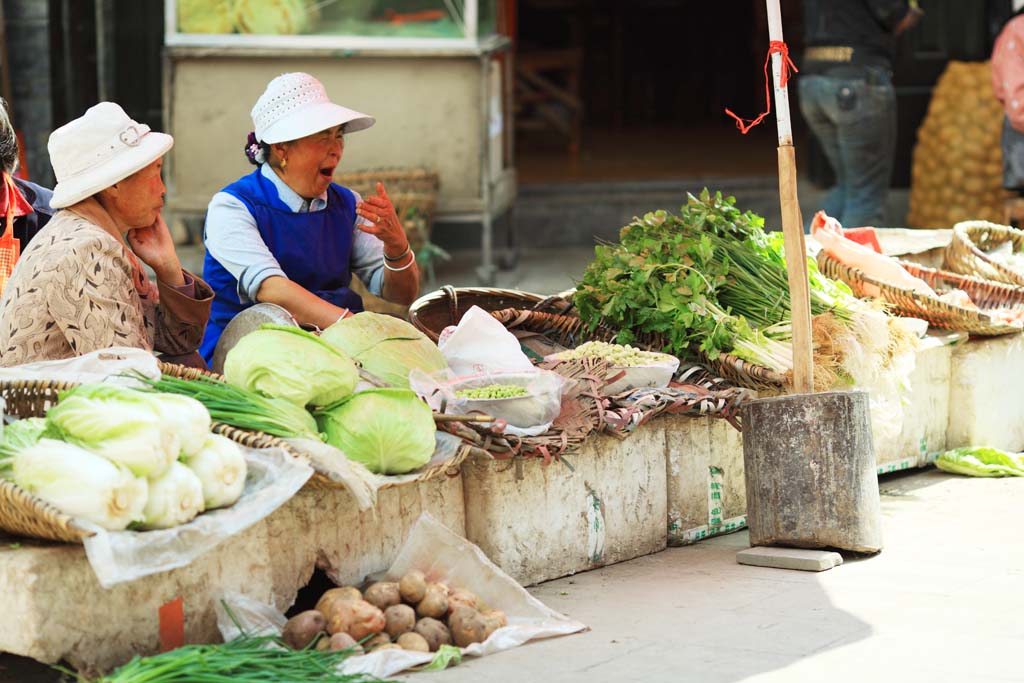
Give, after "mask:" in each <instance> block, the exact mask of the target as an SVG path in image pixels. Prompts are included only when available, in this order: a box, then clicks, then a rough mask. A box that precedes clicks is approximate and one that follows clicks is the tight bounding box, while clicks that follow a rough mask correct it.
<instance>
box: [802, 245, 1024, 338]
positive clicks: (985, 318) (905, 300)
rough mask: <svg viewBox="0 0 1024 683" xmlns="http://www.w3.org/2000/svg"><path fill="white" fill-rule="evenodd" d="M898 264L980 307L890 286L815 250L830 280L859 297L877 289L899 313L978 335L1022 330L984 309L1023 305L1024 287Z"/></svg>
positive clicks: (824, 252)
mask: <svg viewBox="0 0 1024 683" xmlns="http://www.w3.org/2000/svg"><path fill="white" fill-rule="evenodd" d="M900 265H902V266H903V267H904V268H906V269H907V270H908V271H909V272H910V274H911V275H914V276H915V277H919V278H921V279H922V280H924V281H925V282H926V283H927V284H928V285H929V286H930V287H932V288H935V287H938V288H940V289H944V288H956V289H962V290H964V291H965V292H966V293H967V295H968V296H970V297H971V300H972V301H975V302H977V303H978V305H979V306H980V307H981V308H978V309H973V308H966V307H964V306H957V305H954V304H949V303H946V302H945V301H941V300H940V299H938V298H936V297H934V296H930V295H927V294H921V293H919V292H915V291H913V290H911V289H906V288H903V287H896V286H893V285H891V284H889V283H886V282H882V281H881V280H876V279H875V278H873V277H870V276H868V275H866V274H865V273H864V272H862V271H860V270H858V269H856V268H850V267H849V266H846V265H844V264H843V263H840V262H839V261H837V260H836V259H834V258H833V257H832V256H830V255H829V254H828V252H826V251H825V250H824V249H823V250H821V251H820V252H819V253H818V268H819V269H820V270H821V272H822V273H823V274H824V275H825V276H827V277H830V278H832V279H833V280H842V281H843V282H845V283H846V284H848V285H849V286H850V288H851V289H852V290H853V293H854V294H856V295H857V296H859V297H872V296H873V293H872V292H870V288H872V287H874V288H876V289H877V290H878V291H879V292H880V297H881V298H882V299H883V300H884V301H885V302H887V303H888V304H889V305H890V306H891V307H892V309H893V310H894V311H895V312H896V313H898V314H899V315H902V316H905V317H909V318H920V319H921V320H927V321H928V323H929V324H930V325H932V326H934V327H938V328H944V329H952V330H963V331H965V332H968V333H970V334H973V335H977V336H998V335H1003V334H1013V333H1018V332H1020V331H1021V327H1020V326H1017V325H1008V324H1006V323H1002V322H998V321H996V320H995V319H994V318H993V317H992V315H991V314H989V313H988V312H986V311H985V310H984V308H990V309H991V308H1007V307H1009V308H1017V307H1019V306H1021V305H1022V304H1024V296H1022V294H1024V290H1021V289H1020V288H1017V287H1012V286H1007V285H1001V284H1000V283H995V282H989V281H986V280H983V279H980V278H975V277H967V276H963V275H958V274H956V273H949V272H946V271H940V270H934V269H932V268H925V267H924V266H920V265H917V264H914V263H908V262H903V261H901V262H900Z"/></svg>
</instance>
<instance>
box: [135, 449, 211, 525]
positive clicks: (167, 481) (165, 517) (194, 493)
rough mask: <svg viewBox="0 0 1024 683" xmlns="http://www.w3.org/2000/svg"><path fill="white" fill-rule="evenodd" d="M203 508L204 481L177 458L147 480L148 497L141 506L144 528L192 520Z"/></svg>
mask: <svg viewBox="0 0 1024 683" xmlns="http://www.w3.org/2000/svg"><path fill="white" fill-rule="evenodd" d="M202 511H203V483H202V482H201V481H199V477H197V476H196V475H195V473H194V472H192V470H190V469H189V468H187V467H185V466H184V465H182V464H181V463H180V462H177V461H175V462H173V463H171V466H170V468H168V470H167V471H166V472H164V473H163V474H162V475H161V476H159V477H157V478H156V479H151V480H150V482H149V499H148V500H147V501H146V507H145V509H144V510H143V521H142V527H143V528H144V529H169V528H170V527H173V526H178V525H179V524H184V523H186V522H190V521H192V519H193V518H194V517H195V516H196V515H198V514H199V513H200V512H202Z"/></svg>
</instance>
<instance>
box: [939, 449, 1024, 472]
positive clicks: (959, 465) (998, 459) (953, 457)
mask: <svg viewBox="0 0 1024 683" xmlns="http://www.w3.org/2000/svg"><path fill="white" fill-rule="evenodd" d="M935 466H936V467H938V468H939V469H940V470H945V471H946V472H952V473H954V474H966V475H969V476H972V477H1024V454H1019V453H1007V452H1006V451H1001V450H999V449H998V448H988V447H984V446H982V447H973V448H954V449H953V450H950V451H946V452H945V453H941V454H939V457H938V458H936V459H935Z"/></svg>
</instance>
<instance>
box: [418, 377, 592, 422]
mask: <svg viewBox="0 0 1024 683" xmlns="http://www.w3.org/2000/svg"><path fill="white" fill-rule="evenodd" d="M491 384H513V385H515V386H519V387H523V388H524V389H525V390H526V392H527V394H526V395H525V396H517V397H515V398H498V399H472V398H460V397H459V396H458V392H459V391H461V390H463V389H475V388H478V387H485V386H488V385H491ZM572 384H573V383H572V381H571V380H568V379H566V378H565V377H562V376H561V375H559V374H558V373H556V372H551V371H549V370H541V369H540V368H534V367H531V368H530V369H529V370H526V371H515V372H485V373H479V374H474V375H470V376H460V377H455V376H453V375H452V373H451V372H449V371H442V372H438V373H435V374H433V375H427V374H426V373H424V372H422V371H419V370H413V371H412V373H410V375H409V386H410V387H412V390H413V391H415V392H416V393H417V394H418V395H419V396H420V397H421V398H422V399H423V400H424V401H426V402H427V404H428V405H429V406H430V407H431V408H432V409H434V410H435V411H437V412H442V413H447V414H449V415H470V414H483V415H490V416H491V417H495V418H498V419H500V420H504V421H505V422H506V423H507V425H508V426H507V427H506V428H505V432H506V433H508V434H513V435H515V436H537V435H539V434H543V433H544V432H546V431H548V430H549V429H551V424H552V423H553V422H554V421H555V418H557V417H558V414H559V413H560V412H561V410H562V394H564V393H565V392H566V391H567V390H568V389H569V388H570V387H571V386H572Z"/></svg>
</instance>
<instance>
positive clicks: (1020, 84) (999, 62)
mask: <svg viewBox="0 0 1024 683" xmlns="http://www.w3.org/2000/svg"><path fill="white" fill-rule="evenodd" d="M992 89H993V90H994V91H995V93H996V98H997V99H998V100H999V101H1000V102H1001V103H1002V105H1003V109H1005V110H1006V116H1007V118H1009V119H1010V125H1011V126H1013V127H1014V128H1015V129H1017V130H1018V131H1020V132H1022V133H1024V14H1021V15H1018V16H1016V17H1014V18H1013V19H1011V20H1010V21H1008V22H1007V23H1006V26H1004V27H1003V30H1002V31H1001V32H1000V33H999V37H998V38H996V44H995V47H994V48H993V49H992Z"/></svg>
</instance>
